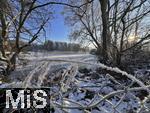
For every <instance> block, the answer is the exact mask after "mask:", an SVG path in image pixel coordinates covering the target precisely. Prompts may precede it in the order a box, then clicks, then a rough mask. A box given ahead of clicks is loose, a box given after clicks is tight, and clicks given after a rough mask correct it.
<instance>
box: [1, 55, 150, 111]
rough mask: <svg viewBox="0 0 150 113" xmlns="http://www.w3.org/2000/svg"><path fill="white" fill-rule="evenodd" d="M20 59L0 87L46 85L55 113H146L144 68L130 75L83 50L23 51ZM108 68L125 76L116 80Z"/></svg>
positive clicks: (147, 74) (145, 76) (146, 76)
mask: <svg viewBox="0 0 150 113" xmlns="http://www.w3.org/2000/svg"><path fill="white" fill-rule="evenodd" d="M20 59H21V61H18V67H17V69H16V71H14V72H13V73H12V74H11V75H10V76H9V79H10V83H5V84H2V85H0V87H1V88H4V87H22V88H27V87H32V88H33V87H38V88H39V87H48V88H50V95H51V107H52V108H53V109H54V111H55V113H58V112H62V111H63V112H64V111H67V112H69V113H83V111H84V112H91V113H104V112H107V113H111V112H114V113H130V112H133V113H134V112H139V111H142V112H145V113H146V112H147V113H148V111H147V110H148V109H150V107H149V98H147V97H148V92H149V90H150V86H149V85H150V84H149V83H148V82H144V81H145V80H146V79H147V81H148V79H149V70H147V69H146V70H145V71H143V69H141V70H139V69H137V70H135V75H132V74H128V73H127V72H125V71H122V70H120V69H119V68H113V67H108V66H106V65H104V64H101V63H98V62H97V59H96V57H95V56H93V55H89V54H83V53H82V54H81V53H80V54H79V53H78V54H71V55H70V54H62V53H61V54H59V55H58V53H57V55H56V54H54V55H52V54H51V55H49V53H30V54H22V55H21V56H20ZM23 61H24V62H25V63H22V62H23ZM99 69H101V70H105V71H106V72H105V73H102V72H101V71H99ZM110 71H112V72H115V74H116V75H115V76H121V75H123V76H126V77H127V78H128V79H126V80H124V81H122V80H118V79H117V78H115V76H114V75H113V74H112V73H109V72H110ZM117 73H119V75H118V74H117ZM143 90H144V91H145V92H146V93H143V92H142V91H143ZM142 98H143V99H142Z"/></svg>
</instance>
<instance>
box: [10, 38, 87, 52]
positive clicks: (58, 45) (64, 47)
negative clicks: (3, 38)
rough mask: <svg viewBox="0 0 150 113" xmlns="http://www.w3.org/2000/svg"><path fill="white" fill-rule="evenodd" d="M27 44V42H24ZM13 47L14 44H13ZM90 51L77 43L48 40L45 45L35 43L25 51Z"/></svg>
mask: <svg viewBox="0 0 150 113" xmlns="http://www.w3.org/2000/svg"><path fill="white" fill-rule="evenodd" d="M22 43H25V42H22ZM12 45H13V44H12ZM45 50H46V51H75V52H78V51H83V52H86V51H89V48H88V47H82V46H81V45H80V44H76V43H67V42H57V41H55V42H54V41H51V40H47V41H45V42H44V44H36V43H33V44H31V45H30V46H28V47H27V48H25V49H24V51H45Z"/></svg>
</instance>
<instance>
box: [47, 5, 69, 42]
mask: <svg viewBox="0 0 150 113" xmlns="http://www.w3.org/2000/svg"><path fill="white" fill-rule="evenodd" d="M54 11H55V13H54V19H53V20H52V21H51V23H50V25H48V27H47V28H46V32H47V39H49V40H53V41H65V42H68V41H69V40H68V35H69V27H68V26H67V25H65V23H64V16H63V15H62V14H61V12H62V11H63V6H59V5H56V6H55V7H54Z"/></svg>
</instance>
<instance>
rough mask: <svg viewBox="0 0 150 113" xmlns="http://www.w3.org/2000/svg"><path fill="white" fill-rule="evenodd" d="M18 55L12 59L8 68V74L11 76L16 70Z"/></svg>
mask: <svg viewBox="0 0 150 113" xmlns="http://www.w3.org/2000/svg"><path fill="white" fill-rule="evenodd" d="M17 56H18V53H14V54H13V55H12V57H11V58H10V60H9V62H8V64H7V68H6V73H7V75H9V74H10V73H11V72H12V71H14V70H15V69H16V59H17Z"/></svg>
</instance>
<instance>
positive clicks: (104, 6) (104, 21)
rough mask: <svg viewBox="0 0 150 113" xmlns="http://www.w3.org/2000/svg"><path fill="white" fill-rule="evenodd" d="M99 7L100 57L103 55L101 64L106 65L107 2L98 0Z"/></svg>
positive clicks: (106, 0)
mask: <svg viewBox="0 0 150 113" xmlns="http://www.w3.org/2000/svg"><path fill="white" fill-rule="evenodd" d="M99 2H100V5H101V13H102V25H103V31H102V55H103V63H104V64H106V62H107V60H108V53H107V41H108V25H107V24H108V13H107V5H108V0H99Z"/></svg>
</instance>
